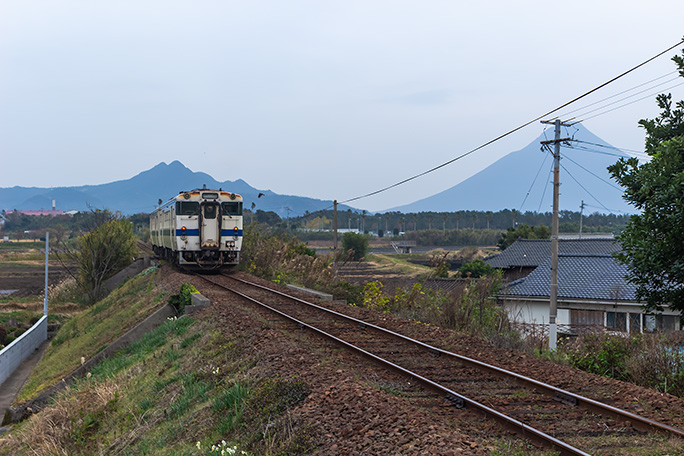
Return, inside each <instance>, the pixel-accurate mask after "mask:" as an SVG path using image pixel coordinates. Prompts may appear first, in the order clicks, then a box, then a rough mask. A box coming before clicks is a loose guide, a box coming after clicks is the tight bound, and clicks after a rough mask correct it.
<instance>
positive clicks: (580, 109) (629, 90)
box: [560, 70, 679, 117]
mask: <svg viewBox="0 0 684 456" xmlns="http://www.w3.org/2000/svg"><path fill="white" fill-rule="evenodd" d="M676 73H677V71H676V70H675V71H671V72H670V73H667V74H665V75H663V76H660V77H657V78H655V79H651V80H650V81H646V82H644V83H642V84H638V85H635V86H634V87H631V88H629V89H627V90H623V91H622V92H618V93H616V94H614V95H611V96H609V97H606V98H603V99H601V100H598V101H595V102H593V103H590V104H588V105H586V106H583V107H581V108H577V109H573V110H571V111H567V112H565V113H564V114H561V115H560V117H567V116H568V115H569V114H572V113H574V112H578V111H582V110H583V109H586V108H590V107H592V106H595V105H597V104H599V103H603V102H604V101H608V100H610V99H613V98H615V97H619V96H620V95H622V94H625V93H627V92H631V91H632V90H635V89H638V88H639V87H643V86H645V85H647V84H650V83H652V82H655V81H657V80H659V79H663V78H666V77H668V76H671V75H673V74H676ZM678 78H679V76H676V77H674V78H672V79H668V80H667V81H664V82H661V83H659V84H656V85H654V86H653V87H649V88H648V89H644V90H643V91H641V92H638V93H643V92H644V91H646V90H651V89H654V88H656V87H659V86H661V85H665V84H667V83H668V82H672V81H676V80H677V79H678ZM638 93H637V94H635V95H638ZM630 96H634V95H630ZM628 98H629V97H628Z"/></svg>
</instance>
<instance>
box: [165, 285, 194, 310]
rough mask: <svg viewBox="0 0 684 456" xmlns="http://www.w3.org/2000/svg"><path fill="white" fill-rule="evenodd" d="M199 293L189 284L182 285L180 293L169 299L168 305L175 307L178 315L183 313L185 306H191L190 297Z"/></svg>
mask: <svg viewBox="0 0 684 456" xmlns="http://www.w3.org/2000/svg"><path fill="white" fill-rule="evenodd" d="M196 293H199V291H197V288H195V287H194V286H193V285H191V284H189V283H184V284H182V285H181V287H180V293H179V294H176V295H171V296H170V297H169V304H171V305H172V306H173V307H175V309H176V312H178V315H183V313H185V306H189V305H191V304H192V295H193V294H196Z"/></svg>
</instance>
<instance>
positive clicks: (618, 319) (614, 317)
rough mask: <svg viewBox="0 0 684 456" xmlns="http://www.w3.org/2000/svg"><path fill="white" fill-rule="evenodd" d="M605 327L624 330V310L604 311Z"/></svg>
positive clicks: (625, 327) (625, 320) (625, 319)
mask: <svg viewBox="0 0 684 456" xmlns="http://www.w3.org/2000/svg"><path fill="white" fill-rule="evenodd" d="M606 328H608V329H613V330H615V331H623V332H626V331H627V314H625V313H624V312H606Z"/></svg>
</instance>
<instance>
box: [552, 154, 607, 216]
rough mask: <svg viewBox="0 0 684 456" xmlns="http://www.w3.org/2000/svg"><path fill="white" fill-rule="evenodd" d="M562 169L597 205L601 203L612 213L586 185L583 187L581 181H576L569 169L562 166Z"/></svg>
mask: <svg viewBox="0 0 684 456" xmlns="http://www.w3.org/2000/svg"><path fill="white" fill-rule="evenodd" d="M566 158H567V157H566ZM561 168H563V170H564V171H565V172H566V173H568V176H570V177H571V178H572V180H574V181H575V183H576V184H577V185H579V186H580V187H581V188H582V190H584V191H585V192H587V195H589V196H591V197H592V198H594V201H596V202H597V203H599V204H600V205H601V206H602V207H603V208H604V209H605V210H606V211H608V212H610V209H608V208H607V207H606V206H604V205H603V203H602V202H601V201H599V200H598V198H596V197H595V196H594V195H592V194H591V192H590V191H589V190H587V189H586V188H585V187H584V185H582V184H581V183H580V181H578V180H577V179H575V176H573V175H572V173H571V172H570V171H568V169H567V168H566V167H565V166H563V165H561Z"/></svg>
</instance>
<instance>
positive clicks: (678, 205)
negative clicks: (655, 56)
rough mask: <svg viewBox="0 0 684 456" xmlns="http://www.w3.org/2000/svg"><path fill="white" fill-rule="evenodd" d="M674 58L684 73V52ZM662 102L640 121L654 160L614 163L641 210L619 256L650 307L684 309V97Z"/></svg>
mask: <svg viewBox="0 0 684 456" xmlns="http://www.w3.org/2000/svg"><path fill="white" fill-rule="evenodd" d="M673 60H674V62H675V63H676V65H677V67H678V69H679V74H680V76H682V77H684V58H682V57H679V56H675V57H674V58H673ZM656 102H657V104H658V107H659V108H660V109H661V113H660V115H659V116H658V117H657V118H655V119H642V120H641V121H639V125H640V126H642V127H643V128H644V129H645V130H646V147H645V151H646V153H647V154H648V155H649V156H650V157H651V160H650V161H649V162H647V163H643V164H640V163H639V161H638V160H637V159H636V158H629V159H624V158H621V159H620V160H618V162H617V163H615V164H614V165H611V166H609V167H608V170H609V171H610V172H611V174H612V175H613V178H614V179H615V180H616V181H617V182H618V183H619V184H620V185H621V186H622V187H624V196H623V197H624V198H625V199H626V200H627V201H629V203H630V204H632V205H633V206H634V207H635V208H636V209H638V210H639V211H640V213H639V214H637V215H632V216H631V217H630V221H629V223H628V224H627V227H626V228H625V230H624V231H623V232H622V233H621V234H620V235H619V236H618V241H619V242H620V244H621V245H622V252H620V253H618V254H616V257H617V259H618V260H619V261H620V262H622V263H624V264H625V265H626V266H627V269H628V270H629V276H628V280H629V281H630V282H632V283H633V284H635V285H636V286H637V290H636V295H637V298H638V299H642V300H644V301H645V308H646V310H647V311H662V310H663V308H665V307H666V306H669V307H670V308H671V309H673V310H676V311H679V312H680V313H682V315H684V287H683V286H682V285H683V284H684V243H683V242H682V237H683V236H684V101H679V102H678V103H677V104H676V106H675V107H674V109H673V105H672V96H671V95H670V94H667V95H664V94H661V95H658V96H657V98H656Z"/></svg>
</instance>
